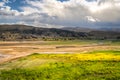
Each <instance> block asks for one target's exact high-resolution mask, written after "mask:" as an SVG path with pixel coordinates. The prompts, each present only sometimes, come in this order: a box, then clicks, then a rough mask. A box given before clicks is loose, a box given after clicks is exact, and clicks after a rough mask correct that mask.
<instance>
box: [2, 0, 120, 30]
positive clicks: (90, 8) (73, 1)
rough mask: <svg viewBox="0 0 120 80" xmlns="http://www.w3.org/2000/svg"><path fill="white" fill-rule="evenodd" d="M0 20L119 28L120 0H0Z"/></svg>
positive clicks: (56, 25)
mask: <svg viewBox="0 0 120 80" xmlns="http://www.w3.org/2000/svg"><path fill="white" fill-rule="evenodd" d="M0 24H25V25H32V26H36V27H45V28H47V27H49V28H51V27H52V28H61V27H85V28H106V27H112V28H116V27H117V28H120V0H0Z"/></svg>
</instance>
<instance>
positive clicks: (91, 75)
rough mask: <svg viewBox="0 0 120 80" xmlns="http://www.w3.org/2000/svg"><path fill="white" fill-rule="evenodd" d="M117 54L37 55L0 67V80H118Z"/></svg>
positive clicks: (97, 52) (105, 52)
mask: <svg viewBox="0 0 120 80" xmlns="http://www.w3.org/2000/svg"><path fill="white" fill-rule="evenodd" d="M119 66H120V51H112V50H111V51H94V52H89V53H84V54H82V53H76V54H38V53H34V54H32V55H29V56H27V57H24V58H20V59H17V60H14V61H10V62H7V63H4V64H1V65H0V69H1V70H0V80H119V79H120V68H119Z"/></svg>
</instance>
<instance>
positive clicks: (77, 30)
mask: <svg viewBox="0 0 120 80" xmlns="http://www.w3.org/2000/svg"><path fill="white" fill-rule="evenodd" d="M61 29H62V30H69V31H75V32H90V31H93V30H96V29H90V28H83V27H63V28H61Z"/></svg>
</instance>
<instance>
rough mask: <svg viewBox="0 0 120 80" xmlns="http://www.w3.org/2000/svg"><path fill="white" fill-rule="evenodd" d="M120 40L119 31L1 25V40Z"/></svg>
mask: <svg viewBox="0 0 120 80" xmlns="http://www.w3.org/2000/svg"><path fill="white" fill-rule="evenodd" d="M73 39H102V40H103V39H120V30H118V29H114V28H113V29H103V28H102V29H89V28H80V27H74V28H73V27H64V28H60V29H56V28H41V27H33V26H28V25H17V24H16V25H0V40H4V41H6V40H73Z"/></svg>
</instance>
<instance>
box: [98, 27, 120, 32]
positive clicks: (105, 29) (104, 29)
mask: <svg viewBox="0 0 120 80" xmlns="http://www.w3.org/2000/svg"><path fill="white" fill-rule="evenodd" d="M99 30H102V31H113V32H120V28H114V27H113V28H99Z"/></svg>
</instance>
